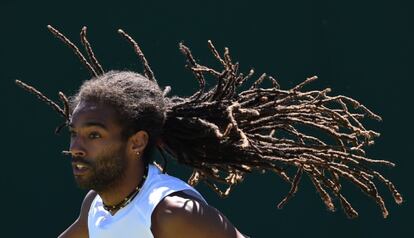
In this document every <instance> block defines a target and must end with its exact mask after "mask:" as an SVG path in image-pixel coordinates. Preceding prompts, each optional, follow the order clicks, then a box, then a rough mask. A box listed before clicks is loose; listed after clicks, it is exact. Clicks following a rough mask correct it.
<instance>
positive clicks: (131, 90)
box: [16, 26, 403, 238]
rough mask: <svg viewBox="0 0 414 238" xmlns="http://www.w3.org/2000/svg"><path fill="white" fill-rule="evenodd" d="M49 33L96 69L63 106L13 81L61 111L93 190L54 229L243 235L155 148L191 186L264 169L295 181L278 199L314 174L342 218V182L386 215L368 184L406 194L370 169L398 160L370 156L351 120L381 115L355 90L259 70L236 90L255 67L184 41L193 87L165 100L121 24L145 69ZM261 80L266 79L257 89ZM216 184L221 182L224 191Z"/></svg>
mask: <svg viewBox="0 0 414 238" xmlns="http://www.w3.org/2000/svg"><path fill="white" fill-rule="evenodd" d="M49 30H50V31H51V32H52V33H53V34H54V35H55V36H56V37H58V38H59V39H61V40H62V41H63V42H64V43H65V44H66V45H68V46H69V47H70V48H72V49H73V51H74V53H75V54H76V55H77V56H78V57H79V58H80V60H81V62H82V63H83V64H84V65H85V66H86V68H87V69H89V71H90V72H91V74H92V79H91V80H89V81H86V82H85V83H84V84H83V85H82V87H81V88H80V90H79V92H78V93H77V94H76V95H75V96H74V97H73V98H72V99H71V100H70V103H69V100H68V99H67V97H66V96H65V95H64V94H63V93H61V92H60V93H59V96H60V99H61V100H62V102H63V105H64V107H63V108H61V107H60V106H59V105H57V104H56V103H55V102H53V101H52V100H50V99H49V98H47V97H46V96H44V95H43V94H42V93H41V92H39V91H38V90H36V89H35V88H33V87H32V86H29V85H27V84H25V83H23V82H21V81H18V80H17V81H16V83H17V84H18V85H19V86H21V87H22V88H23V89H25V90H27V91H29V92H31V93H33V94H35V95H36V96H37V97H38V98H39V99H40V100H42V101H43V102H45V103H47V104H48V105H50V106H51V107H52V108H53V109H54V110H55V111H57V112H58V113H59V114H60V115H61V116H63V117H64V118H65V120H66V122H65V124H64V125H68V126H69V128H70V131H71V135H72V136H71V146H70V151H69V152H68V154H70V155H71V156H72V157H73V160H72V164H73V172H74V175H75V178H76V181H77V183H78V184H79V186H80V187H83V188H87V189H91V190H92V191H91V192H89V193H88V195H87V196H86V197H85V199H84V201H83V204H82V208H81V212H80V215H79V218H78V219H77V220H76V221H75V223H74V224H73V225H72V226H70V227H69V228H68V229H67V230H66V231H65V232H64V233H63V234H62V235H61V237H88V235H89V236H90V237H134V236H135V237H153V236H154V237H180V238H181V237H194V238H196V237H242V235H241V234H240V232H239V231H238V230H237V229H236V228H234V226H233V225H231V223H230V222H229V221H228V220H227V219H226V218H225V217H224V216H223V215H222V214H221V213H220V212H219V211H217V210H216V209H214V208H213V207H211V206H209V205H208V204H207V203H206V202H205V200H204V199H203V198H202V196H201V195H200V194H199V193H198V192H197V191H195V190H194V189H193V188H192V187H190V186H189V185H187V184H186V183H184V182H182V181H180V180H178V179H176V178H173V177H170V176H168V175H165V174H163V173H161V172H160V170H158V169H157V168H156V167H155V166H153V165H151V163H150V161H151V158H150V156H149V154H150V151H151V150H152V149H157V150H158V151H159V152H160V154H161V155H164V154H169V155H170V156H171V157H173V158H174V159H176V160H177V161H178V162H179V163H181V164H185V165H187V166H188V167H190V168H193V174H192V175H191V177H190V178H189V180H188V183H189V184H190V185H192V186H195V185H196V184H197V183H198V182H204V183H205V184H206V185H207V186H209V187H210V188H211V189H213V190H214V191H215V192H217V193H218V194H219V195H220V196H222V197H225V196H227V195H228V194H229V193H230V192H231V190H232V188H233V187H234V186H235V185H237V184H239V183H241V182H242V181H243V179H244V178H245V176H246V175H247V174H249V173H251V172H253V171H261V172H266V171H269V172H274V173H276V174H277V175H278V176H280V177H281V178H282V179H284V180H285V181H287V182H288V183H290V184H291V189H290V191H289V192H288V194H287V195H286V197H285V198H284V199H283V200H282V201H281V202H280V203H279V204H278V208H282V207H283V206H284V205H285V204H286V203H287V202H288V201H289V199H291V198H292V197H293V196H294V195H295V193H296V191H297V189H298V186H299V183H300V181H301V178H302V175H307V176H308V177H309V178H310V180H311V181H312V183H313V185H314V186H315V189H316V190H317V191H318V193H319V194H320V196H321V198H322V201H323V202H324V204H325V205H326V207H327V208H328V210H329V211H335V205H334V202H333V201H334V200H333V199H332V197H334V198H336V199H337V200H338V201H339V202H340V206H341V207H342V209H343V210H344V212H345V214H346V215H347V216H348V217H350V218H355V217H357V216H358V213H357V211H356V210H355V209H354V208H353V207H352V205H351V203H350V202H348V200H347V199H346V198H345V196H344V195H343V191H342V186H341V182H342V181H343V180H348V181H349V182H351V183H352V184H354V185H356V186H358V187H359V188H360V189H361V191H363V192H364V193H365V194H366V195H368V196H369V197H371V198H372V199H374V201H375V202H376V203H377V204H378V206H379V208H380V210H381V212H382V216H383V217H384V218H385V217H387V216H388V210H387V208H386V207H385V202H384V201H383V198H382V196H381V195H380V193H379V191H378V189H377V187H376V184H375V181H380V182H382V183H384V184H385V185H386V186H387V187H388V189H389V191H390V192H391V194H392V195H393V197H394V200H395V202H396V203H398V204H400V203H402V202H403V198H402V196H401V194H400V193H399V192H398V191H397V189H396V188H395V186H394V185H393V183H391V182H390V181H389V180H388V179H386V178H385V177H384V176H383V175H382V174H381V173H379V172H378V171H377V170H375V169H374V168H375V167H376V166H377V165H385V166H394V164H393V163H391V162H389V161H385V160H373V159H370V158H368V157H366V153H365V148H366V147H367V146H369V145H371V144H373V143H374V139H375V138H376V137H378V136H379V133H377V132H375V131H372V130H367V129H366V128H365V127H364V126H363V125H362V123H361V122H360V121H359V120H360V119H362V118H364V117H369V118H372V119H376V120H381V117H379V116H378V115H376V114H374V113H373V112H371V111H370V110H368V109H367V108H366V107H365V106H363V105H362V104H360V103H359V102H358V101H356V100H354V99H352V98H349V97H346V96H342V95H339V96H328V95H327V94H328V93H329V92H330V91H331V90H330V88H326V89H324V90H321V91H318V90H311V91H303V87H304V86H306V85H307V84H309V83H311V82H312V81H314V80H315V79H316V78H317V77H310V78H308V79H306V80H305V81H304V82H302V83H300V84H298V85H296V86H295V87H293V88H291V89H289V90H282V89H280V86H279V84H278V82H277V81H276V80H275V79H274V78H272V77H270V76H267V75H266V74H263V75H262V76H260V77H259V78H258V79H257V80H256V81H254V82H253V84H252V85H251V86H250V88H248V89H244V90H240V88H241V86H243V85H245V83H246V82H247V80H248V79H249V78H251V76H252V75H253V70H251V71H250V73H249V74H247V75H243V74H242V73H240V72H239V64H238V63H234V62H233V61H232V59H231V57H230V54H229V50H228V49H227V48H225V50H224V54H223V55H220V54H219V53H218V51H217V50H216V48H215V47H214V45H213V44H212V43H211V42H210V41H209V48H210V50H211V52H212V54H213V56H214V57H215V58H216V59H217V61H218V62H219V63H220V64H221V66H222V69H221V70H215V69H212V68H209V67H207V66H204V65H200V64H198V63H197V62H196V60H195V59H194V57H193V56H192V53H191V52H190V50H189V49H188V48H187V47H186V46H184V45H183V44H180V50H181V51H182V53H183V54H184V55H185V56H186V58H187V62H188V68H189V69H190V70H191V71H192V73H193V75H194V76H195V78H196V79H197V81H198V82H199V86H200V88H199V90H198V91H197V92H196V93H194V94H193V95H192V96H190V97H186V98H183V97H177V96H173V97H168V96H167V94H168V92H169V91H170V89H171V88H169V87H165V89H164V90H163V91H161V90H160V87H159V86H158V84H157V81H156V80H155V77H154V74H153V72H152V70H151V68H150V67H149V65H148V62H147V60H146V58H145V57H144V55H143V53H142V51H141V49H140V48H139V46H138V44H137V43H136V42H135V41H134V40H133V39H132V38H131V37H130V36H129V35H127V34H126V33H125V32H123V31H122V30H119V33H120V34H121V35H122V36H123V37H124V38H125V39H126V40H128V41H129V42H130V43H131V45H132V46H133V48H134V50H135V52H136V53H137V55H138V56H139V58H140V60H141V62H142V63H143V66H144V76H142V75H140V74H137V73H134V72H128V71H122V72H117V71H109V72H105V71H104V69H103V68H102V66H101V65H100V64H99V62H98V60H97V59H96V57H95V54H94V53H93V51H92V48H91V46H90V44H89V42H88V40H87V39H86V28H85V27H84V28H83V29H82V31H81V40H82V43H83V45H84V46H85V49H86V51H87V53H88V57H89V60H87V59H86V57H84V56H83V54H82V53H81V52H80V50H79V49H78V48H77V47H76V46H75V45H74V44H73V43H72V42H71V41H70V40H68V39H67V38H66V37H65V36H64V35H63V34H62V33H60V32H59V31H57V30H56V29H54V28H53V27H51V26H49ZM205 75H208V76H210V77H213V78H216V79H217V80H216V84H215V85H213V87H211V88H206V80H205ZM264 80H268V81H270V82H271V84H272V87H269V88H263V87H261V85H262V82H263V81H264ZM240 91H241V92H240ZM350 106H351V107H350ZM351 108H353V109H351ZM61 128H62V127H59V128H58V130H57V131H59V130H60V129H61ZM332 138H333V140H332ZM163 170H164V169H163ZM218 184H221V185H223V184H224V185H227V188H226V189H225V190H221V189H220V186H218Z"/></svg>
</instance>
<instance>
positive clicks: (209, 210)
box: [151, 192, 243, 238]
mask: <svg viewBox="0 0 414 238" xmlns="http://www.w3.org/2000/svg"><path fill="white" fill-rule="evenodd" d="M151 230H152V232H153V234H154V236H155V237H157V238H167V237H168V238H169V237H182V238H186V237H193V238H194V237H217V238H220V237H243V236H242V235H241V234H240V233H239V232H238V231H237V229H236V228H235V227H234V226H233V225H232V224H231V223H230V222H229V220H228V219H227V218H226V217H225V216H224V215H223V214H222V213H220V212H219V211H218V210H217V209H215V208H214V207H212V206H209V205H208V204H206V203H205V202H204V201H202V200H200V199H198V198H195V197H192V196H190V195H187V194H185V193H183V192H176V193H173V194H170V195H168V196H166V197H165V198H164V199H163V200H162V201H161V202H160V203H159V204H158V205H157V207H156V208H155V210H154V212H153V214H152V226H151ZM172 231H174V232H172Z"/></svg>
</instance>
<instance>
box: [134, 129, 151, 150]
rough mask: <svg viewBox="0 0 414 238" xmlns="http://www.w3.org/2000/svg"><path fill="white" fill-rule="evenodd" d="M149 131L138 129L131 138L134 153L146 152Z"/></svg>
mask: <svg viewBox="0 0 414 238" xmlns="http://www.w3.org/2000/svg"><path fill="white" fill-rule="evenodd" d="M148 139H149V136H148V133H147V132H146V131H138V132H136V133H135V134H133V135H132V136H131V137H130V138H129V141H130V148H131V150H132V152H133V153H134V154H137V153H138V152H139V154H142V153H143V152H144V149H145V147H147V144H148Z"/></svg>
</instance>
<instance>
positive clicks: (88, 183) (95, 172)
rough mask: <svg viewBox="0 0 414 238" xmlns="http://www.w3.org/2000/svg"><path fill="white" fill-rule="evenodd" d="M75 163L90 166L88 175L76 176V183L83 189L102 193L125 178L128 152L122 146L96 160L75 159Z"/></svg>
mask: <svg viewBox="0 0 414 238" xmlns="http://www.w3.org/2000/svg"><path fill="white" fill-rule="evenodd" d="M73 161H78V162H82V163H85V164H87V165H88V173H87V174H86V175H82V176H75V181H76V183H77V185H78V187H79V188H81V189H92V190H95V191H96V192H101V191H104V190H106V189H108V188H109V187H111V186H113V185H114V184H116V182H117V181H120V180H121V178H123V177H124V176H125V170H126V166H127V160H126V150H125V147H124V146H122V147H121V148H120V149H119V150H117V151H114V152H112V153H107V154H105V155H101V156H99V157H96V158H94V159H88V158H73Z"/></svg>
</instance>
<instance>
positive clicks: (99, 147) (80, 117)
mask: <svg viewBox="0 0 414 238" xmlns="http://www.w3.org/2000/svg"><path fill="white" fill-rule="evenodd" d="M116 118H117V113H116V111H115V110H114V109H113V108H112V107H111V106H108V105H104V104H101V103H96V102H93V101H81V102H80V103H79V104H78V105H77V106H76V108H75V110H74V112H73V114H72V118H71V122H70V126H69V130H70V134H71V140H70V151H71V153H72V155H73V159H72V167H73V174H74V176H75V180H76V182H77V184H78V185H79V187H81V188H84V189H93V190H95V191H102V190H105V189H106V188H108V187H110V186H112V185H113V184H114V183H116V182H117V181H119V180H120V179H121V178H122V177H123V176H124V173H125V168H126V167H127V156H126V155H127V153H126V150H127V146H126V144H127V143H126V140H123V139H122V136H121V132H122V128H121V126H120V125H119V123H118V122H117V121H116Z"/></svg>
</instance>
